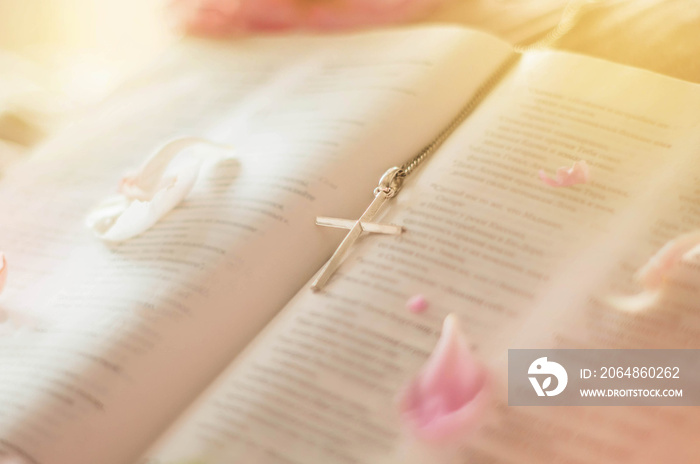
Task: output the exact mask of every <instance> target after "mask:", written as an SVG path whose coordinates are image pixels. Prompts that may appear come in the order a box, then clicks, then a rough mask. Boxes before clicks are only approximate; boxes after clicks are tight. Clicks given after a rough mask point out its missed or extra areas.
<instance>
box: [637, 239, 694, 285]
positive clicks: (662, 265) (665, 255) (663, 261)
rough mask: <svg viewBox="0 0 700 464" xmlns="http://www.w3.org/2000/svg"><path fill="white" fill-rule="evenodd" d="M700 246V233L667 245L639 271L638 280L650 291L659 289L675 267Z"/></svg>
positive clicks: (672, 241) (674, 240)
mask: <svg viewBox="0 0 700 464" xmlns="http://www.w3.org/2000/svg"><path fill="white" fill-rule="evenodd" d="M698 245H700V231H694V232H689V233H687V234H683V235H680V236H678V237H676V238H675V239H673V240H671V241H670V242H668V243H666V244H665V245H664V246H663V247H662V248H661V249H660V250H659V251H657V252H656V254H654V256H652V257H651V258H650V259H649V261H647V263H646V264H645V265H644V266H642V267H641V269H639V271H637V274H636V277H637V279H638V280H639V281H640V282H641V283H642V284H643V285H644V286H645V287H646V288H648V289H654V288H658V287H659V286H660V285H661V284H662V283H663V281H664V278H665V277H666V275H667V274H668V272H669V271H670V270H671V269H673V267H674V266H675V265H676V264H677V263H678V262H680V261H681V260H682V259H684V258H687V257H688V255H689V254H690V253H691V252H692V251H693V249H694V248H695V247H697V246H698Z"/></svg>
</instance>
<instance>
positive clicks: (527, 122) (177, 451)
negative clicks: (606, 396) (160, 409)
mask: <svg viewBox="0 0 700 464" xmlns="http://www.w3.org/2000/svg"><path fill="white" fill-rule="evenodd" d="M646 88H655V89H663V92H661V91H659V92H653V93H651V92H644V89H646ZM698 103H700V89H698V88H697V87H696V86H693V85H690V84H687V83H682V82H679V81H674V80H671V79H667V78H663V77H660V76H655V75H652V74H650V73H646V72H643V71H638V70H632V69H629V68H625V67H621V66H615V65H610V64H608V63H604V62H601V61H598V60H594V59H590V58H583V57H578V56H574V55H563V54H556V53H539V54H531V55H528V56H527V57H525V58H524V60H523V61H522V62H521V63H520V65H519V66H518V68H517V71H516V72H514V73H513V74H512V75H511V76H509V77H508V78H507V79H506V80H505V81H504V82H503V84H502V85H501V86H500V87H499V88H498V89H497V90H496V91H495V92H493V93H492V94H491V95H490V97H488V98H487V99H486V100H485V101H484V102H483V103H482V104H481V106H480V107H479V109H478V110H477V111H476V112H475V113H474V114H473V115H472V116H471V117H470V118H469V119H468V121H467V122H466V123H465V124H463V125H462V127H461V128H460V129H459V130H458V131H457V132H456V133H455V134H454V135H453V136H452V137H451V138H450V139H449V140H448V141H447V142H446V144H445V145H444V146H443V147H442V148H441V149H440V150H439V151H438V152H437V153H436V154H435V157H434V159H432V160H431V161H430V162H429V163H428V164H427V166H426V167H425V169H424V170H423V171H421V172H420V174H417V175H416V177H415V178H413V179H410V180H409V181H407V183H406V185H405V187H404V191H402V193H401V194H400V195H399V196H398V197H397V199H396V202H397V205H396V207H395V208H393V209H392V210H391V211H390V212H389V213H388V214H387V215H386V217H384V218H382V219H381V220H382V222H392V223H397V224H400V225H402V226H404V227H405V228H406V232H405V233H404V234H402V235H401V236H399V237H395V238H393V237H380V238H377V237H367V238H366V239H365V240H364V242H363V244H362V245H361V246H360V247H358V249H356V251H355V253H354V254H353V255H352V256H351V257H350V258H349V260H348V262H346V263H345V264H344V266H343V268H342V270H341V272H340V273H339V274H338V275H337V276H336V277H337V278H336V279H335V280H334V281H331V282H330V284H329V286H328V287H327V291H326V292H325V293H322V294H318V295H311V294H309V293H308V292H304V291H302V292H300V293H299V294H298V295H297V297H296V298H295V300H293V301H292V302H291V303H290V304H289V305H288V306H287V307H286V308H285V310H283V312H282V314H281V316H280V317H279V318H277V319H276V320H275V321H273V323H272V324H271V325H270V326H269V327H268V328H267V329H266V330H265V331H264V332H263V333H262V334H261V336H260V337H259V338H258V339H256V340H255V341H254V342H253V343H252V344H251V346H250V349H249V350H248V351H246V352H245V353H244V354H243V355H242V357H241V358H240V360H239V361H238V362H236V363H234V364H233V365H232V366H231V367H230V368H229V369H228V370H227V372H226V373H225V374H223V375H222V376H221V377H220V378H219V380H218V381H217V382H216V383H215V384H214V385H213V386H212V388H211V389H210V391H209V392H207V393H206V394H205V395H203V396H202V397H201V398H200V400H199V401H198V402H197V403H196V404H195V405H194V406H193V407H192V408H191V409H190V410H189V411H188V412H187V413H186V414H185V415H183V416H182V418H181V419H180V420H179V423H178V424H177V425H175V426H174V427H173V429H171V431H170V432H169V433H168V434H166V435H165V436H164V437H163V439H162V441H161V443H160V444H159V445H158V446H157V447H156V449H154V450H153V451H152V452H151V453H149V456H150V457H151V458H152V459H161V460H163V461H164V462H168V460H174V459H187V458H190V459H202V460H204V461H205V462H207V463H212V464H217V463H228V462H238V461H241V462H244V461H246V462H259V463H273V462H277V457H278V456H284V458H285V459H286V460H288V461H289V462H294V463H319V464H320V463H324V464H328V463H342V462H381V463H398V462H404V461H403V460H402V456H401V450H402V449H403V446H404V444H403V437H402V435H401V434H400V433H399V431H400V421H399V418H398V415H397V413H396V411H395V409H394V407H393V404H392V398H393V397H394V395H396V393H397V392H398V391H400V388H401V386H402V385H404V384H405V383H406V382H407V381H408V380H409V379H410V378H412V376H413V375H415V373H416V372H418V371H419V368H420V366H421V365H423V363H424V362H425V360H426V358H427V357H428V355H429V353H430V351H431V350H432V347H433V346H434V344H435V343H436V341H437V338H438V334H439V330H440V324H441V322H442V318H443V317H444V316H445V315H446V314H448V313H451V312H455V313H457V314H458V315H459V316H460V319H461V320H462V321H464V327H465V331H466V335H467V337H468V338H469V339H470V341H471V342H472V343H473V347H472V348H473V350H474V352H475V356H478V357H479V358H480V359H485V360H486V362H487V364H488V365H489V368H490V369H492V372H493V373H494V385H495V395H494V403H493V404H492V405H491V407H490V409H489V413H488V414H487V415H486V416H485V419H484V421H483V423H482V424H481V427H480V429H479V430H478V431H477V433H476V435H475V436H474V437H472V439H471V440H470V442H469V446H468V448H467V449H466V450H465V451H464V455H463V456H462V461H464V462H480V461H483V462H497V463H518V464H536V463H537V464H540V463H542V462H543V460H547V461H555V460H559V461H561V462H575V463H596V464H601V463H606V464H613V463H619V462H627V463H635V464H641V463H644V464H652V463H658V462H692V460H693V459H694V458H693V456H697V454H698V452H699V451H700V450H699V449H698V445H697V443H698V442H697V440H696V439H695V437H694V434H695V430H697V427H698V425H699V417H698V416H697V414H696V412H695V411H694V410H693V409H690V410H688V409H686V410H673V411H671V410H659V409H655V408H646V409H634V408H599V409H594V410H592V409H587V408H567V409H563V408H537V409H533V408H508V407H507V406H506V396H505V385H506V383H505V375H506V373H505V362H506V356H507V349H508V348H528V347H539V348H542V347H547V346H550V347H557V348H564V347H572V348H573V347H577V348H578V347H591V348H603V347H652V346H653V347H661V346H667V347H679V346H685V347H696V346H697V344H698V343H699V342H698V340H700V338H698V337H697V331H698V330H699V329H698V326H697V323H696V322H694V321H696V319H697V314H696V312H695V313H694V312H693V311H692V310H690V309H689V308H688V307H687V306H686V307H683V306H680V307H676V308H675V309H674V307H673V306H669V307H668V309H669V310H670V311H671V313H670V314H669V313H666V314H668V316H667V317H668V319H665V318H664V316H663V315H662V313H656V314H654V315H652V316H649V317H648V318H646V319H643V320H639V319H632V318H630V317H629V316H626V315H624V314H620V312H619V311H616V310H614V309H611V308H606V307H604V306H602V305H601V304H599V303H598V302H597V301H596V297H598V296H601V295H607V294H608V292H609V289H610V287H611V286H612V287H624V286H626V285H633V274H634V271H635V270H636V269H637V268H638V267H639V266H641V265H642V264H643V263H644V262H645V261H646V260H647V259H648V257H649V256H650V255H651V254H653V252H654V251H655V250H656V249H658V246H659V244H658V243H655V242H657V241H659V238H660V236H663V235H666V236H667V235H669V234H670V233H671V232H672V231H673V230H677V229H682V228H686V227H690V228H695V227H697V225H698V222H699V221H700V218H698V217H697V215H695V214H694V213H692V212H691V211H690V210H689V209H688V208H689V207H690V205H691V203H690V201H691V198H692V199H696V196H697V193H693V194H692V195H691V193H690V192H691V189H690V187H691V185H693V184H692V183H691V180H693V179H695V182H697V172H695V171H696V170H697V168H691V167H692V166H695V164H693V163H692V162H691V160H692V159H694V156H695V155H694V153H695V147H697V145H698V144H697V138H698V136H697V134H696V132H697V131H696V130H695V127H696V126H697V124H698V123H700V121H699V118H698V116H697V110H696V108H697V107H698ZM582 154H586V156H587V159H588V160H589V164H590V166H591V169H592V170H593V169H595V173H596V175H595V179H594V180H592V181H591V182H590V183H588V184H584V185H581V186H579V187H580V188H576V189H552V188H549V187H548V186H546V185H543V184H542V183H541V181H540V180H539V179H537V177H536V175H533V174H534V173H535V172H536V169H537V168H539V167H540V166H542V165H555V166H556V165H563V164H567V163H568V162H570V160H576V159H581V156H582ZM691 171H693V172H692V173H691ZM695 185H697V184H695ZM696 188H697V187H695V189H696ZM692 191H695V190H692ZM650 205H653V207H651V208H650ZM679 211H685V214H678V213H679ZM659 219H660V220H661V221H662V223H659V222H658V221H659ZM664 241H665V240H664ZM662 243H663V241H662ZM416 291H421V292H423V293H425V294H429V295H431V297H430V300H431V308H430V311H429V312H427V313H425V314H421V315H415V314H410V313H408V312H407V311H406V310H405V302H406V299H407V298H409V297H410V296H412V295H414V294H415V293H416ZM690 294H692V292H691V291H690V290H689V291H687V292H686V300H685V302H686V303H687V302H688V301H690V300H688V299H687V298H689V295H690ZM684 308H685V309H684ZM679 326H680V327H685V329H684V331H683V332H682V333H681V334H679V333H678V332H677V331H675V330H674V327H679ZM681 335H682V337H681V338H679V337H680V336H681ZM669 457H671V458H672V459H670V460H669ZM426 459H428V458H426ZM427 462H430V461H427Z"/></svg>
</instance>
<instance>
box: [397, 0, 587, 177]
mask: <svg viewBox="0 0 700 464" xmlns="http://www.w3.org/2000/svg"><path fill="white" fill-rule="evenodd" d="M596 1H598V0H570V1H569V2H568V3H567V4H566V7H565V8H564V11H563V12H562V16H561V19H560V20H559V23H558V24H557V26H556V27H555V28H553V29H552V30H551V31H550V32H549V33H548V34H547V35H545V36H544V37H543V38H542V39H540V40H537V41H535V42H534V43H532V44H520V45H517V46H516V47H514V49H515V51H516V52H517V53H516V54H515V55H513V56H512V57H511V58H510V59H509V60H508V61H506V62H505V63H504V64H503V65H502V66H501V67H500V68H498V70H497V71H496V72H495V73H493V74H492V75H491V77H489V79H488V80H487V81H486V82H485V83H484V84H483V85H482V86H481V87H479V89H478V90H477V91H476V94H475V96H474V97H473V98H472V99H470V100H469V102H468V103H467V104H466V105H465V106H464V107H463V108H462V109H461V110H460V112H459V113H458V114H457V116H455V118H454V119H452V121H451V122H450V124H449V125H448V126H447V127H446V128H445V129H443V130H442V132H440V133H439V134H438V136H437V137H435V139H433V141H432V142H430V143H429V144H428V145H426V146H425V147H423V149H421V150H420V151H419V152H418V154H417V155H416V156H414V157H413V158H412V159H411V160H410V161H408V162H406V163H404V164H403V165H401V167H400V174H399V175H400V176H401V177H403V178H405V177H408V176H409V175H411V173H412V172H413V171H414V170H415V169H416V168H417V167H418V166H420V165H421V164H422V163H423V162H424V161H425V160H426V159H428V158H429V157H430V156H431V155H432V154H433V153H435V151H436V150H437V149H438V148H439V147H440V145H442V143H443V142H444V141H445V140H446V139H447V138H448V137H449V136H450V135H451V134H452V133H453V132H454V131H455V129H457V127H458V126H459V125H460V124H461V123H462V122H463V121H464V120H465V119H466V118H467V116H469V114H471V112H472V111H473V110H474V108H475V107H476V106H477V105H478V104H479V103H480V102H481V100H483V98H484V97H485V96H486V95H487V94H488V93H489V91H490V90H491V89H492V88H493V87H494V85H495V84H496V83H497V82H498V81H499V80H500V79H501V78H502V77H503V76H504V75H505V73H506V72H507V71H508V70H509V69H510V68H511V66H513V65H514V64H515V63H516V62H517V61H518V59H519V58H520V56H521V55H522V53H524V52H526V51H529V50H535V49H543V48H547V47H549V46H550V45H552V44H553V43H554V42H556V41H557V40H559V39H560V38H561V37H562V36H563V35H564V34H566V33H567V32H569V31H570V30H571V29H572V28H573V27H574V25H575V24H576V23H577V22H578V20H579V19H580V18H581V12H582V11H583V10H584V9H585V7H586V6H587V5H589V4H591V3H595V2H596Z"/></svg>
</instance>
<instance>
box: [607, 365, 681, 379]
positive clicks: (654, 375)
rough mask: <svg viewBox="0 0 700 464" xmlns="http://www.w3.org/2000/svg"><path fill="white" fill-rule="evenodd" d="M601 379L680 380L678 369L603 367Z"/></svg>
mask: <svg viewBox="0 0 700 464" xmlns="http://www.w3.org/2000/svg"><path fill="white" fill-rule="evenodd" d="M600 370H601V375H600V378H601V379H624V378H627V379H679V378H680V369H679V368H678V367H638V366H635V367H601V368H600Z"/></svg>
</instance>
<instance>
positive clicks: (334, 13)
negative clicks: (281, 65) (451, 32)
mask: <svg viewBox="0 0 700 464" xmlns="http://www.w3.org/2000/svg"><path fill="white" fill-rule="evenodd" d="M444 1H445V0H171V1H170V10H171V11H172V12H173V14H174V16H175V21H176V23H178V24H179V25H181V26H182V27H183V28H184V30H185V31H187V32H192V33H195V34H205V35H226V34H235V33H239V34H240V33H249V32H255V31H281V30H289V29H297V28H304V29H311V30H330V29H347V28H352V27H358V26H373V25H379V24H392V23H399V22H403V21H408V20H411V19H415V18H418V17H420V16H422V15H424V14H426V13H427V12H429V11H430V10H432V9H433V8H434V7H436V6H437V5H439V4H440V3H443V2H444Z"/></svg>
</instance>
